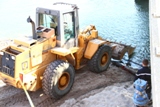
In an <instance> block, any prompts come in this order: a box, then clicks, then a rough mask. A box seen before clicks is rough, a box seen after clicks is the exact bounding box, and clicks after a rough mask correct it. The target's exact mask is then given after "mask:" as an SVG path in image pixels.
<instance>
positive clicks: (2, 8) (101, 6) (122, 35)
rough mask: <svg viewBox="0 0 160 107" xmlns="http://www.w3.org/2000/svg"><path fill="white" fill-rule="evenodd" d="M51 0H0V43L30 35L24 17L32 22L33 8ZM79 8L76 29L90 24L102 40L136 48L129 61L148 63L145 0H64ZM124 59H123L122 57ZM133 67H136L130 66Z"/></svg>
mask: <svg viewBox="0 0 160 107" xmlns="http://www.w3.org/2000/svg"><path fill="white" fill-rule="evenodd" d="M53 2H54V0H52V2H51V0H41V1H38V0H32V1H29V0H0V14H1V16H0V40H1V39H6V38H18V37H19V36H24V35H31V34H32V29H31V24H29V23H27V21H26V19H27V17H28V16H31V18H32V19H33V20H34V21H35V8H36V7H38V6H39V5H43V4H44V3H53ZM64 2H70V3H74V4H77V5H78V7H79V23H80V29H84V28H85V27H86V26H88V25H90V24H94V25H95V26H96V28H97V30H98V33H99V35H100V36H102V37H103V38H106V39H108V40H112V41H118V42H122V43H125V44H128V45H132V46H136V49H135V52H134V54H133V55H132V57H131V58H130V60H132V61H133V62H136V63H141V61H142V59H143V58H147V59H149V60H150V39H149V6H148V0H77V1H75V0H65V1H64ZM125 58H126V57H125ZM132 66H135V67H137V65H135V64H132Z"/></svg>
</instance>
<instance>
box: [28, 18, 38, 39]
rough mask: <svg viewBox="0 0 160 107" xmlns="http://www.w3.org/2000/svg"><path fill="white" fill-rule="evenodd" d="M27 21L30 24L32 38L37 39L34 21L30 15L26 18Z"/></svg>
mask: <svg viewBox="0 0 160 107" xmlns="http://www.w3.org/2000/svg"><path fill="white" fill-rule="evenodd" d="M27 22H28V23H31V24H32V35H33V39H37V35H36V31H35V23H34V22H33V21H32V19H31V18H30V16H29V17H28V18H27Z"/></svg>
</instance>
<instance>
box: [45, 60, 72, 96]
mask: <svg viewBox="0 0 160 107" xmlns="http://www.w3.org/2000/svg"><path fill="white" fill-rule="evenodd" d="M74 77H75V70H74V68H73V66H72V65H70V64H69V63H67V62H64V61H61V60H56V61H54V62H52V63H50V64H49V65H48V66H47V68H46V70H45V72H44V74H43V79H42V89H43V91H44V93H45V94H46V95H48V96H50V97H51V98H55V99H59V98H61V97H63V96H64V95H65V94H67V93H68V92H69V91H70V90H71V88H72V85H73V83H74Z"/></svg>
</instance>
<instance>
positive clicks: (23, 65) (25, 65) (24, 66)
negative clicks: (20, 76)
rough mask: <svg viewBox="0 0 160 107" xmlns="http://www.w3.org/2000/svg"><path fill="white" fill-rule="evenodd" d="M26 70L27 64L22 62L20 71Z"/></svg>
mask: <svg viewBox="0 0 160 107" xmlns="http://www.w3.org/2000/svg"><path fill="white" fill-rule="evenodd" d="M27 68H28V62H27V61H25V62H22V70H26V69H27Z"/></svg>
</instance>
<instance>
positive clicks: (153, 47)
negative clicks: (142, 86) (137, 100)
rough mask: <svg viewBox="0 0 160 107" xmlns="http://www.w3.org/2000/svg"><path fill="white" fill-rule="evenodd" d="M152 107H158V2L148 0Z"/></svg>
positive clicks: (159, 22) (159, 52) (159, 50)
mask: <svg viewBox="0 0 160 107" xmlns="http://www.w3.org/2000/svg"><path fill="white" fill-rule="evenodd" d="M149 21H150V53H151V56H150V57H151V74H152V98H153V107H160V0H149Z"/></svg>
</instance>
